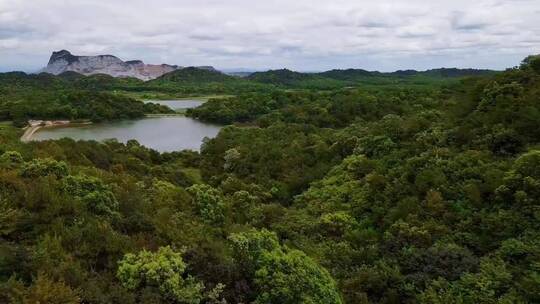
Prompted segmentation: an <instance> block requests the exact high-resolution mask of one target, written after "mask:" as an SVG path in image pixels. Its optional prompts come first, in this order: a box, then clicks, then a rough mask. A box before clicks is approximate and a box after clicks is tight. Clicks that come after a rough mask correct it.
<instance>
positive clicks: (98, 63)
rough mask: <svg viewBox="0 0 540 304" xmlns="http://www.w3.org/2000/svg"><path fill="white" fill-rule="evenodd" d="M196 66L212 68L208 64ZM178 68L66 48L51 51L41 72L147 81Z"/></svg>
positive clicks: (206, 68)
mask: <svg viewBox="0 0 540 304" xmlns="http://www.w3.org/2000/svg"><path fill="white" fill-rule="evenodd" d="M198 68H199V69H205V70H214V68H213V67H210V66H202V67H198ZM178 69H182V67H179V66H177V65H169V64H145V63H144V62H142V61H141V60H130V61H123V60H121V59H120V58H118V57H116V56H113V55H97V56H76V55H73V54H71V52H69V51H67V50H61V51H58V52H53V53H52V55H51V58H50V59H49V63H48V64H47V66H46V67H45V68H44V69H42V70H41V72H45V73H50V74H53V75H60V74H62V73H64V72H76V73H79V74H83V75H86V76H88V75H94V74H106V75H110V76H113V77H134V78H138V79H141V80H144V81H147V80H152V79H156V78H158V77H160V76H162V75H163V74H166V73H170V72H173V71H176V70H178Z"/></svg>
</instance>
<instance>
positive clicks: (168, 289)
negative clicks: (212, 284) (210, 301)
mask: <svg viewBox="0 0 540 304" xmlns="http://www.w3.org/2000/svg"><path fill="white" fill-rule="evenodd" d="M186 267H187V265H186V263H185V262H184V260H183V259H182V254H181V253H179V252H175V251H173V250H172V249H171V248H170V247H168V246H167V247H160V248H159V249H158V251H157V252H155V253H152V252H149V251H146V250H142V251H140V252H139V253H137V254H131V253H129V254H126V255H125V256H124V258H123V259H122V260H121V261H120V262H119V263H118V272H117V277H118V279H119V280H120V281H121V282H122V284H123V285H124V286H125V287H126V288H127V289H129V290H138V289H142V288H143V287H156V288H158V289H159V291H160V292H161V293H162V294H163V295H165V296H166V297H167V298H169V299H171V300H173V301H176V302H179V303H194V304H196V303H200V302H201V300H202V298H203V295H202V290H203V288H204V286H203V284H202V283H200V282H198V281H197V280H196V279H195V278H193V277H191V276H189V275H188V276H187V277H186V278H184V276H183V275H184V272H185V271H186Z"/></svg>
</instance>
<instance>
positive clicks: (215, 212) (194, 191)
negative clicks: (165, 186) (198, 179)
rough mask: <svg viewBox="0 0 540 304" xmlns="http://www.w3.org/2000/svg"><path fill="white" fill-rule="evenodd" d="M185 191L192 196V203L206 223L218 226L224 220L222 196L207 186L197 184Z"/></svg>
mask: <svg viewBox="0 0 540 304" xmlns="http://www.w3.org/2000/svg"><path fill="white" fill-rule="evenodd" d="M187 191H188V192H189V193H190V194H191V195H192V196H193V203H194V204H195V207H196V208H197V212H198V213H199V215H200V216H201V217H202V219H203V220H204V221H205V222H207V223H212V224H219V223H222V222H223V220H224V219H225V215H224V209H225V204H224V203H223V195H222V194H221V192H220V191H219V190H217V189H215V188H213V187H211V186H209V185H204V184H197V185H193V186H191V187H189V188H188V189H187Z"/></svg>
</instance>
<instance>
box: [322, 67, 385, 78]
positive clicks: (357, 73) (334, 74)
mask: <svg viewBox="0 0 540 304" xmlns="http://www.w3.org/2000/svg"><path fill="white" fill-rule="evenodd" d="M375 73H378V72H370V71H366V70H362V69H346V70H338V69H336V70H330V71H326V72H322V73H318V75H320V76H323V77H327V78H332V79H337V80H346V81H354V80H357V79H358V78H362V77H370V76H373V75H374V74H375Z"/></svg>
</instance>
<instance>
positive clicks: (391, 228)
mask: <svg viewBox="0 0 540 304" xmlns="http://www.w3.org/2000/svg"><path fill="white" fill-rule="evenodd" d="M536 61H537V60H536V57H530V58H528V59H526V60H525V61H524V63H523V64H522V66H521V67H519V68H513V69H509V70H507V71H505V72H501V73H495V74H491V73H488V72H486V71H476V70H471V71H463V70H454V69H440V70H431V71H426V72H416V71H398V72H395V73H376V72H366V71H361V70H343V71H329V72H326V73H317V74H302V73H293V72H290V71H282V72H279V71H278V72H275V71H274V72H272V73H266V75H264V74H263V75H261V74H258V75H255V76H253V78H259V77H262V78H265V77H269V79H266V80H265V79H262V80H261V81H266V82H267V83H263V82H258V81H255V80H250V79H239V78H232V77H228V76H224V75H222V74H219V73H217V74H216V73H215V72H212V71H198V70H193V69H187V70H185V71H183V72H178V73H174V74H171V75H167V76H164V77H163V79H160V80H158V81H154V82H142V81H139V80H135V79H117V78H112V77H110V76H106V75H94V76H88V77H85V76H81V75H76V74H73V73H67V74H64V75H59V76H52V75H46V74H39V75H26V74H24V73H5V74H0V116H1V117H3V118H4V119H13V120H14V123H15V124H20V125H21V126H22V125H24V124H26V119H28V118H31V117H36V118H47V119H49V118H70V119H73V118H90V119H95V120H100V119H116V118H132V117H140V115H142V114H144V113H148V112H161V111H166V109H161V108H160V107H157V106H156V105H143V104H142V103H139V102H136V101H133V100H132V99H130V98H127V97H124V96H123V95H122V94H123V93H125V92H126V91H129V93H130V94H131V95H133V96H160V97H167V96H178V95H189V94H197V93H200V92H207V93H214V94H217V93H219V94H223V93H229V94H234V95H235V96H228V97H225V98H221V99H211V100H210V101H208V102H207V103H205V104H204V105H203V106H201V107H199V108H197V109H192V110H190V111H188V115H190V116H192V117H195V118H199V119H202V120H208V121H213V122H221V123H226V124H234V125H233V126H226V127H224V128H223V129H222V131H221V132H220V133H219V134H218V135H217V136H216V137H215V138H213V139H208V140H206V141H205V142H204V144H203V147H202V149H201V152H192V151H179V152H172V153H158V152H156V151H153V150H151V149H148V148H146V147H144V146H142V145H140V144H139V143H137V142H136V141H129V142H128V143H126V144H123V143H120V142H118V141H116V140H107V141H104V142H95V141H74V140H71V139H61V140H55V141H42V142H29V143H23V142H20V141H19V138H20V136H21V133H22V132H21V130H19V129H16V128H15V127H13V125H12V124H9V123H3V124H0V302H1V303H4V302H6V303H10V302H13V303H37V302H42V303H45V302H46V303H79V302H81V303H129V304H135V303H160V304H161V303H220V304H223V303H342V302H343V303H538V302H540V298H539V297H538V295H539V294H540V290H539V286H540V280H539V278H540V275H539V272H540V269H539V266H538V265H540V249H539V248H540V242H539V238H538V235H540V233H539V232H540V225H539V223H540V212H539V208H538V202H539V198H540V192H539V189H540V171H539V169H538V168H540V152H539V147H540V140H539V139H540V125H539V123H540V104H539V102H538V100H539V99H538V96H539V94H540V77H539V74H538V71H537V69H536ZM484 74H486V75H484ZM463 75H476V76H479V75H484V76H479V77H473V78H467V79H462V78H459V77H460V76H463ZM184 77H185V78H184ZM330 78H331V79H330ZM329 80H330V81H329ZM268 82H270V83H268ZM345 86H348V87H349V88H346V87H345ZM282 88H288V89H289V90H281V89H282ZM299 88H303V89H302V90H298V89H299ZM292 89H296V90H292ZM68 116H69V117H68ZM142 248H146V249H145V250H141V249H142ZM171 248H185V249H182V250H180V251H175V250H173V249H171ZM203 282H204V284H203Z"/></svg>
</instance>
